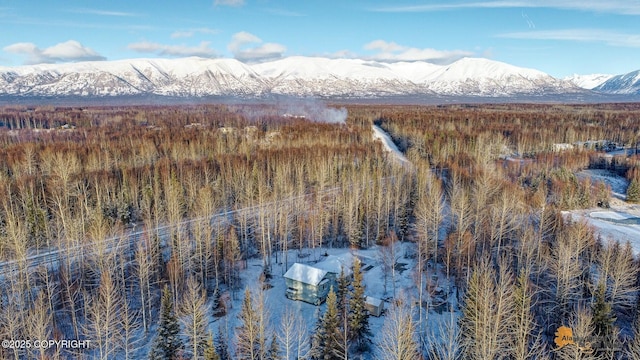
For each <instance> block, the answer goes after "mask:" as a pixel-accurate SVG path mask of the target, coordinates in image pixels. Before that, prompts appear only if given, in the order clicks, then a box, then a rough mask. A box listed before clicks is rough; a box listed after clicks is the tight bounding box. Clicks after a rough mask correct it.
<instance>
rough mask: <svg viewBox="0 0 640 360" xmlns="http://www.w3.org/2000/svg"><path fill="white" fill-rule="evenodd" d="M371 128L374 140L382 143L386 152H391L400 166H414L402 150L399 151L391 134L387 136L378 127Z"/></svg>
mask: <svg viewBox="0 0 640 360" xmlns="http://www.w3.org/2000/svg"><path fill="white" fill-rule="evenodd" d="M371 128H372V129H373V139H374V140H379V141H381V142H382V145H383V146H384V148H385V150H387V152H389V153H390V154H391V155H392V156H393V159H395V161H397V162H398V163H399V164H402V165H403V166H407V167H411V166H412V165H411V162H410V161H409V160H408V159H407V158H406V157H405V156H404V154H403V153H402V152H401V151H400V150H398V147H397V146H396V144H395V143H394V142H393V140H392V139H391V136H389V134H387V133H386V132H385V131H384V130H382V129H381V128H380V127H379V126H377V125H372V126H371Z"/></svg>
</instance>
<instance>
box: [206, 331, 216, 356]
mask: <svg viewBox="0 0 640 360" xmlns="http://www.w3.org/2000/svg"><path fill="white" fill-rule="evenodd" d="M204 360H220V356H219V355H218V352H217V351H216V346H215V345H214V343H213V334H211V332H209V336H208V337H207V344H206V346H205V348H204Z"/></svg>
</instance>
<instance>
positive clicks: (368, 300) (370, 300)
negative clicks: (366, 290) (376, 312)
mask: <svg viewBox="0 0 640 360" xmlns="http://www.w3.org/2000/svg"><path fill="white" fill-rule="evenodd" d="M364 301H365V302H366V303H367V304H369V305H373V306H381V305H382V300H381V299H378V298H374V297H372V296H367V297H366V298H365V300H364Z"/></svg>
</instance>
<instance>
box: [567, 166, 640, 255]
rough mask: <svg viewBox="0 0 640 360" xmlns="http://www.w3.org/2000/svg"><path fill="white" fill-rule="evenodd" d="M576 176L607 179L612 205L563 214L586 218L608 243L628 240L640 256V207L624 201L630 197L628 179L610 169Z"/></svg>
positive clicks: (581, 173)
mask: <svg viewBox="0 0 640 360" xmlns="http://www.w3.org/2000/svg"><path fill="white" fill-rule="evenodd" d="M576 176H578V178H579V179H584V178H586V177H591V180H592V181H593V182H596V181H604V182H605V183H606V184H607V185H609V186H610V187H611V193H612V197H613V198H612V201H611V208H610V209H600V208H597V209H587V210H572V211H563V214H564V215H565V216H566V217H568V218H571V219H573V220H575V221H586V222H587V223H588V224H589V225H591V226H592V227H593V228H594V230H595V232H596V234H597V235H598V236H600V237H601V238H602V240H603V241H605V242H606V241H608V240H614V241H618V242H621V243H625V242H627V241H629V242H630V243H631V246H632V247H633V250H634V253H635V254H636V255H640V206H639V205H631V204H628V203H626V202H624V201H623V200H625V199H626V197H627V196H626V192H627V187H628V186H629V182H628V181H627V179H625V178H624V177H621V176H617V175H616V174H614V173H612V172H610V171H607V170H594V169H590V170H583V171H580V172H579V173H577V174H576Z"/></svg>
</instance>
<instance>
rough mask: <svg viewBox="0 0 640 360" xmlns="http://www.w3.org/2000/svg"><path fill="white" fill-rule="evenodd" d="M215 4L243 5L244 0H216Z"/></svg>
mask: <svg viewBox="0 0 640 360" xmlns="http://www.w3.org/2000/svg"><path fill="white" fill-rule="evenodd" d="M213 4H214V5H216V6H218V5H222V6H242V5H244V0H215V1H214V2H213Z"/></svg>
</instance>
